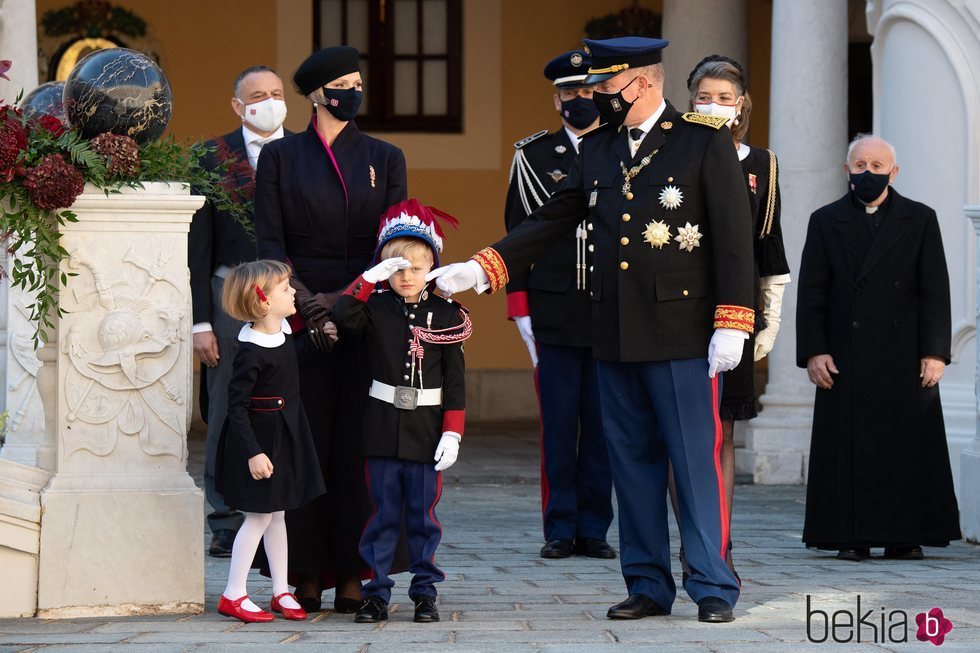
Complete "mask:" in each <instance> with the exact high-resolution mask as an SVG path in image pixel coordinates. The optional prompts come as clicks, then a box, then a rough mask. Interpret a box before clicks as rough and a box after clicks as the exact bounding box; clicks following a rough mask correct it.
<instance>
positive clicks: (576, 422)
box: [536, 343, 613, 542]
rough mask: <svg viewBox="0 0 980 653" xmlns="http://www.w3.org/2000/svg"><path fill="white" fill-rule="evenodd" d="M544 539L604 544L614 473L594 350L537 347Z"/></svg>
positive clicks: (552, 346)
mask: <svg viewBox="0 0 980 653" xmlns="http://www.w3.org/2000/svg"><path fill="white" fill-rule="evenodd" d="M536 372H537V382H538V399H539V402H540V404H541V513H542V520H543V522H544V539H545V541H547V542H550V541H551V540H574V539H576V538H588V539H594V540H603V541H604V540H605V539H606V533H607V532H608V531H609V525H610V524H611V523H612V519H613V508H612V475H611V473H610V471H609V456H608V454H607V453H606V441H605V438H604V437H603V435H602V411H601V410H600V407H599V383H598V380H597V378H596V363H595V359H594V358H592V348H591V347H562V346H558V345H546V344H541V343H539V344H538V367H537V370H536Z"/></svg>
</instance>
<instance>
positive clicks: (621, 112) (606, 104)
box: [592, 77, 637, 127]
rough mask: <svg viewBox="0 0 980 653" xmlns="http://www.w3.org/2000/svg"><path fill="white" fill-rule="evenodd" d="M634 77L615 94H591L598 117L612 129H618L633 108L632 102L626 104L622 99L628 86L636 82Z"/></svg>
mask: <svg viewBox="0 0 980 653" xmlns="http://www.w3.org/2000/svg"><path fill="white" fill-rule="evenodd" d="M636 79H637V78H636V77H634V78H633V80H632V81H631V82H630V83H629V84H627V85H626V86H624V87H623V88H621V89H619V90H618V91H616V92H615V93H600V92H599V91H596V92H595V93H593V94H592V101H593V102H594V103H595V106H596V109H598V110H599V115H600V116H601V117H602V121H603V122H605V123H608V124H609V125H610V126H612V127H619V126H620V125H622V124H623V122H624V121H625V120H626V114H627V113H629V112H630V107H632V106H633V102H635V101H636V100H634V101H633V102H627V101H626V100H625V99H623V91H625V90H626V89H628V88H629V87H630V84H632V83H633V82H635V81H636Z"/></svg>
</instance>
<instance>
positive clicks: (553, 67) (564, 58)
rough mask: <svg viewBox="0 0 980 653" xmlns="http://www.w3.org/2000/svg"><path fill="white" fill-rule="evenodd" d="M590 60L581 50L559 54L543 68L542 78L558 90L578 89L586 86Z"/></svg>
mask: <svg viewBox="0 0 980 653" xmlns="http://www.w3.org/2000/svg"><path fill="white" fill-rule="evenodd" d="M591 65H592V58H591V57H589V55H587V54H585V52H583V51H581V50H572V51H571V52H566V53H565V54H560V55H558V56H557V57H555V58H554V59H552V60H551V61H549V62H548V65H547V66H545V67H544V76H545V77H547V78H548V79H550V80H551V83H552V84H554V85H555V86H557V87H558V88H578V87H580V86H586V83H585V78H586V77H588V76H589V66H591Z"/></svg>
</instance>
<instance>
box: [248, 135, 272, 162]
mask: <svg viewBox="0 0 980 653" xmlns="http://www.w3.org/2000/svg"><path fill="white" fill-rule="evenodd" d="M274 140H275V139H274V138H273V137H272V136H269V137H267V138H256V139H255V140H254V141H251V143H250V144H251V145H253V146H254V147H253V148H252V151H251V152H249V153H248V162H249V164H250V165H251V166H252V169H253V170H254V169H255V166H257V165H258V163H259V154H260V153H261V152H262V146H263V145H265V144H266V143H269V142H271V141H274Z"/></svg>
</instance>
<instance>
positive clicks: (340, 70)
mask: <svg viewBox="0 0 980 653" xmlns="http://www.w3.org/2000/svg"><path fill="white" fill-rule="evenodd" d="M360 59H361V55H360V53H359V52H358V51H357V49H356V48H352V47H350V46H348V45H337V46H334V47H332V48H324V49H322V50H318V51H317V52H314V53H313V54H311V55H310V56H309V57H307V58H306V61H304V62H303V63H301V64H300V65H299V68H297V69H296V72H295V73H293V84H295V85H296V88H297V89H298V90H299V92H300V93H302V94H303V95H309V94H310V93H312V92H313V91H315V90H317V89H318V88H320V87H321V86H326V85H327V84H329V83H330V82H332V81H333V80H335V79H337V78H338V77H343V76H344V75H349V74H351V73H356V72H359V71H360V67H359V64H360Z"/></svg>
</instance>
